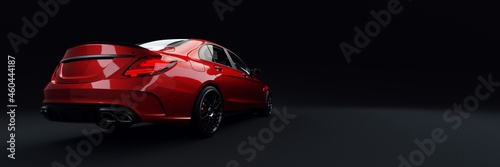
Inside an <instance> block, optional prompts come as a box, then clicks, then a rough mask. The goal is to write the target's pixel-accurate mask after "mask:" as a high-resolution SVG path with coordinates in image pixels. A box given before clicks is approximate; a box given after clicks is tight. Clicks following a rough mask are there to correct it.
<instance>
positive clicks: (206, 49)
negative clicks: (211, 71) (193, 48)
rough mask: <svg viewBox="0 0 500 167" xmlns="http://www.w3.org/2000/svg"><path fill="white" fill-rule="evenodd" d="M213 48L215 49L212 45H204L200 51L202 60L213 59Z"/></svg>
mask: <svg viewBox="0 0 500 167" xmlns="http://www.w3.org/2000/svg"><path fill="white" fill-rule="evenodd" d="M211 50H213V49H212V45H203V46H201V48H200V51H199V52H198V56H200V59H202V60H206V61H213V58H212V51H211Z"/></svg>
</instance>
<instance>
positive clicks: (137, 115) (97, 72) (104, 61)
mask: <svg viewBox="0 0 500 167" xmlns="http://www.w3.org/2000/svg"><path fill="white" fill-rule="evenodd" d="M221 49H223V51H221ZM224 53H225V54H224ZM224 56H226V58H227V59H226V58H224ZM235 56H236V55H235V54H234V53H232V52H231V51H230V50H228V49H225V48H224V47H222V46H220V45H218V44H216V43H213V42H210V41H206V40H199V39H172V40H159V41H153V42H149V43H145V44H142V45H132V44H116V43H91V44H83V45H79V46H76V47H72V48H70V49H68V50H67V51H66V53H65V55H64V57H63V59H62V60H61V62H60V63H59V65H58V66H57V68H56V69H55V71H54V74H53V76H52V79H51V81H50V82H49V83H48V84H47V86H46V87H45V89H44V99H43V105H42V115H43V116H44V117H45V118H47V119H49V120H52V121H65V122H94V123H97V122H99V121H102V120H105V121H106V122H112V123H113V122H116V123H138V122H168V121H171V120H181V121H182V120H184V121H190V120H192V118H193V112H197V110H198V107H199V106H195V104H196V101H197V98H198V97H199V96H201V94H200V93H201V91H202V90H203V89H204V88H207V87H210V88H212V89H213V88H215V89H216V92H218V93H219V95H220V96H221V97H222V99H223V101H222V104H223V107H222V108H221V111H223V112H224V113H230V112H232V111H241V110H251V109H257V110H261V109H264V110H265V111H266V112H267V111H268V110H269V112H270V110H271V109H272V103H271V101H270V99H271V95H270V90H269V86H267V85H266V84H264V83H263V82H261V81H260V80H259V79H258V78H257V77H256V74H255V73H258V71H260V70H257V69H255V70H249V68H248V67H247V66H246V65H245V64H244V63H243V62H242V61H241V59H239V58H238V57H237V56H236V57H235ZM222 59H224V60H222ZM236 59H238V60H236ZM214 96H215V95H214ZM202 103H203V102H202ZM214 107H215V106H214ZM269 107H271V108H269ZM202 108H203V107H202ZM208 110H210V109H208ZM103 113H104V114H103ZM264 114H265V113H264ZM120 116H122V117H123V118H122V119H120V118H119V117H120ZM218 121H219V122H220V120H218ZM217 126H218V125H217ZM215 130H216V128H215Z"/></svg>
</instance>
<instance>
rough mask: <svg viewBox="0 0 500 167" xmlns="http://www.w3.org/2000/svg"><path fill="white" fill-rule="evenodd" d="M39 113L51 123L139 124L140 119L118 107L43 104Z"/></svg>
mask: <svg viewBox="0 0 500 167" xmlns="http://www.w3.org/2000/svg"><path fill="white" fill-rule="evenodd" d="M40 113H41V114H42V116H43V117H44V118H46V119H48V120H51V121H60V122H81V123H98V122H100V121H101V120H103V121H106V122H120V123H139V122H142V120H141V118H140V117H139V116H138V115H137V114H136V113H135V112H134V111H132V110H131V109H130V108H128V107H125V106H118V105H95V104H94V105H89V104H52V103H46V104H43V105H42V107H41V109H40Z"/></svg>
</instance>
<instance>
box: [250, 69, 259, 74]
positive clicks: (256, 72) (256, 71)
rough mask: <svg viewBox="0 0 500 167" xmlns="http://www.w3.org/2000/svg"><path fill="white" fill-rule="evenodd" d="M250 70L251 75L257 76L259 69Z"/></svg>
mask: <svg viewBox="0 0 500 167" xmlns="http://www.w3.org/2000/svg"><path fill="white" fill-rule="evenodd" d="M250 72H251V73H252V76H257V75H258V74H260V72H261V71H260V69H258V68H254V69H252V70H251V71H250Z"/></svg>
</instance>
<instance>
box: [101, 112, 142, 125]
mask: <svg viewBox="0 0 500 167" xmlns="http://www.w3.org/2000/svg"><path fill="white" fill-rule="evenodd" d="M100 116H101V119H102V120H104V121H106V122H121V123H130V122H132V121H134V120H133V119H132V117H131V116H130V115H129V114H127V113H112V112H101V114H100Z"/></svg>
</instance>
